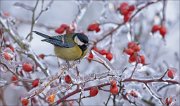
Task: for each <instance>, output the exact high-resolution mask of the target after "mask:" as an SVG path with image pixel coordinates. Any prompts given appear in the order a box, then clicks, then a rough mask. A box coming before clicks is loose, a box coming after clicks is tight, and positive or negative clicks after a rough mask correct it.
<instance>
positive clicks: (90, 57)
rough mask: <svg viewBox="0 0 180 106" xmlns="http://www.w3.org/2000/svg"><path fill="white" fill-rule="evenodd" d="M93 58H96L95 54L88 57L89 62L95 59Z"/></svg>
mask: <svg viewBox="0 0 180 106" xmlns="http://www.w3.org/2000/svg"><path fill="white" fill-rule="evenodd" d="M93 57H94V56H93V54H92V53H90V54H89V56H88V60H89V61H91V60H92V59H93Z"/></svg>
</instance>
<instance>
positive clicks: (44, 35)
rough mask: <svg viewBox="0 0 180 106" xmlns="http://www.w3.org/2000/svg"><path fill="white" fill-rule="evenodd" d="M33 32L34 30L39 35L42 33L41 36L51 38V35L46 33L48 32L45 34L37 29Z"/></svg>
mask: <svg viewBox="0 0 180 106" xmlns="http://www.w3.org/2000/svg"><path fill="white" fill-rule="evenodd" d="M32 32H34V33H36V34H37V35H40V36H42V37H44V38H47V39H48V38H51V37H50V36H49V35H46V34H43V33H40V32H37V31H32Z"/></svg>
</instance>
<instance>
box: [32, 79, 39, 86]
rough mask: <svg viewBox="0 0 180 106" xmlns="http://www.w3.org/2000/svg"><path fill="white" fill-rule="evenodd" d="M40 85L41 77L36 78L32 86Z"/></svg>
mask: <svg viewBox="0 0 180 106" xmlns="http://www.w3.org/2000/svg"><path fill="white" fill-rule="evenodd" d="M38 85H39V79H35V80H34V81H33V82H32V86H33V87H37V86H38Z"/></svg>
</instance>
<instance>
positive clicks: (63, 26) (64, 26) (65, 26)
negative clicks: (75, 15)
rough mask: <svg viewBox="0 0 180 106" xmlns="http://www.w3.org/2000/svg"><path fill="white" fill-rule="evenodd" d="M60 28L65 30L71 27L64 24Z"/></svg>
mask: <svg viewBox="0 0 180 106" xmlns="http://www.w3.org/2000/svg"><path fill="white" fill-rule="evenodd" d="M60 27H61V28H64V29H66V28H69V26H68V25H67V24H62V25H61V26H60Z"/></svg>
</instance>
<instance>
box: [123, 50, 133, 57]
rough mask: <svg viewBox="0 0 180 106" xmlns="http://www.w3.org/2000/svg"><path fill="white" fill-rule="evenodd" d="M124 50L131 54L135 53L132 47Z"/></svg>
mask: <svg viewBox="0 0 180 106" xmlns="http://www.w3.org/2000/svg"><path fill="white" fill-rule="evenodd" d="M123 52H124V53H126V54H127V55H130V56H131V55H133V54H134V50H133V49H131V48H128V49H124V50H123Z"/></svg>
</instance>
